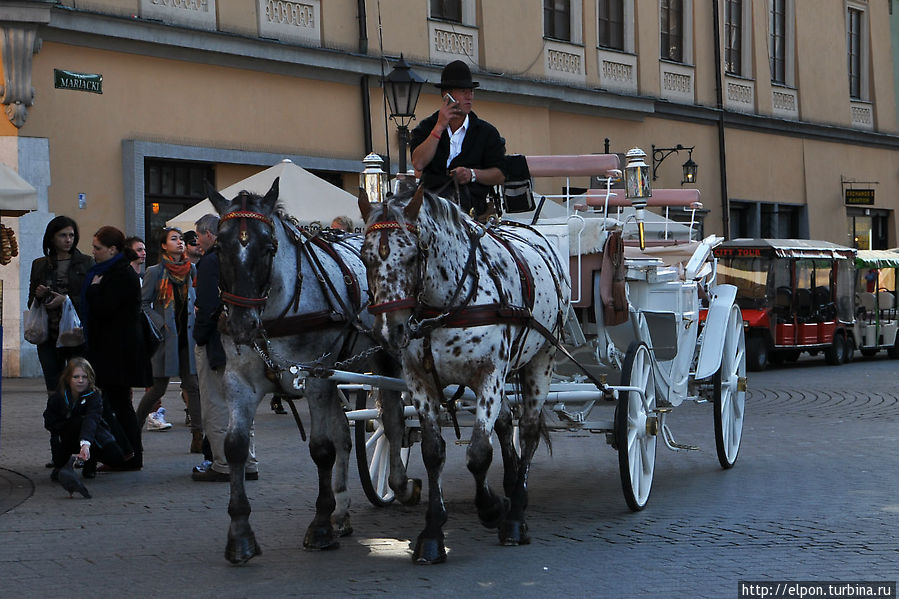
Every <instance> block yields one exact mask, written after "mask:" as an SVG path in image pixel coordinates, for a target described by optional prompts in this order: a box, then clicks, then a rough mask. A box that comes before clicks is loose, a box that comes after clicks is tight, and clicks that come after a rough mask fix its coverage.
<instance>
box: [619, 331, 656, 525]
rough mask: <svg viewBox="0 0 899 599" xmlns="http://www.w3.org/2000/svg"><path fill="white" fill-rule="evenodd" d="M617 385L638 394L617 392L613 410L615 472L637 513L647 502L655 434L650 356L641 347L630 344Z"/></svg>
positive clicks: (650, 484) (652, 469)
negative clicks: (615, 448)
mask: <svg viewBox="0 0 899 599" xmlns="http://www.w3.org/2000/svg"><path fill="white" fill-rule="evenodd" d="M621 385H622V386H625V387H636V388H637V389H639V391H637V390H634V391H626V392H620V393H619V395H618V406H617V408H616V409H615V441H616V445H617V446H618V469H619V471H620V473H621V487H622V490H623V491H624V499H625V501H627V505H628V507H630V508H631V509H632V510H633V511H635V512H637V511H640V510H642V509H643V508H644V507H645V506H646V502H647V501H649V492H650V490H652V477H653V473H654V471H655V463H656V441H657V437H656V435H657V434H658V433H659V432H660V431H659V421H658V415H657V414H656V413H655V408H656V388H655V375H654V374H653V370H652V356H651V355H650V353H649V348H648V347H647V346H646V344H645V343H640V342H637V341H635V342H633V343H631V346H630V347H629V348H628V350H627V355H626V356H625V358H624V363H623V364H622V367H621Z"/></svg>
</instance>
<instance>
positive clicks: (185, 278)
mask: <svg viewBox="0 0 899 599" xmlns="http://www.w3.org/2000/svg"><path fill="white" fill-rule="evenodd" d="M159 249H160V254H159V264H155V265H153V266H151V267H150V268H148V269H147V274H146V275H144V284H143V287H142V289H141V296H142V298H141V299H142V300H143V309H144V310H145V311H146V313H147V315H148V316H149V317H150V318H151V319H152V320H153V322H154V324H155V325H156V327H157V328H158V329H160V330H162V331H164V333H165V334H164V339H163V342H162V343H161V344H160V346H159V349H157V350H156V353H155V354H153V358H152V366H153V386H152V387H151V388H150V389H148V390H147V392H146V393H145V394H144V396H143V398H142V399H141V400H140V405H139V406H138V408H137V420H138V422H139V423H143V422H144V420H146V421H147V430H148V431H161V430H166V429H169V428H171V424H170V423H168V422H166V421H165V416H164V414H165V412H162V415H160V411H161V408H160V406H161V405H162V403H161V399H162V396H163V395H164V394H165V390H166V388H167V387H168V384H169V379H170V378H171V377H173V376H178V377H180V378H181V390H182V391H183V392H184V393H185V394H186V395H187V409H188V413H189V415H190V428H191V433H192V440H191V445H190V451H191V453H202V446H203V420H202V417H201V414H200V387H199V384H198V382H197V365H196V360H195V358H194V337H193V329H194V303H195V302H196V299H197V295H196V289H195V288H194V281H195V280H196V278H197V268H196V267H195V266H194V265H193V264H191V262H190V260H189V259H188V258H187V255H186V254H185V252H184V237H183V236H182V234H181V230H180V229H176V228H173V227H169V228H166V229H163V230H162V235H161V237H160V243H159ZM151 412H153V413H152V414H151ZM148 416H149V418H148Z"/></svg>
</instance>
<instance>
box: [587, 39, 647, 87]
mask: <svg viewBox="0 0 899 599" xmlns="http://www.w3.org/2000/svg"><path fill="white" fill-rule="evenodd" d="M596 53H597V54H596V58H597V63H598V64H599V85H600V87H602V88H603V89H607V90H610V91H621V92H627V93H636V92H637V56H636V55H635V54H628V53H625V52H617V51H613V50H606V49H603V48H599V49H597V51H596Z"/></svg>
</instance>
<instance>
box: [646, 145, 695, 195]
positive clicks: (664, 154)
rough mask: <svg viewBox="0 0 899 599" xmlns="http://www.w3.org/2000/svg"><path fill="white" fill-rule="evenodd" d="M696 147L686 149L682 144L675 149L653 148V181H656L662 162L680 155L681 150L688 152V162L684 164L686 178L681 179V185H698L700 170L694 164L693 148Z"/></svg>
mask: <svg viewBox="0 0 899 599" xmlns="http://www.w3.org/2000/svg"><path fill="white" fill-rule="evenodd" d="M695 147H696V146H690V147H689V148H688V147H684V146H682V145H680V144H677V145H676V146H675V147H673V148H657V147H655V146H654V145H653V146H652V180H653V181H655V180H656V178H657V177H656V169H658V168H659V167H660V166H661V165H662V162H664V161H665V159H666V158H668V157H669V156H671V155H672V154H679V153H680V151H681V150H686V151H687V152H688V154H687V161H686V162H685V163H684V164H683V169H684V178H683V179H681V185H683V184H685V183H686V184H687V185H692V184H694V183H696V171H697V170H698V169H699V166H698V165H697V164H696V163H695V162H693V148H695Z"/></svg>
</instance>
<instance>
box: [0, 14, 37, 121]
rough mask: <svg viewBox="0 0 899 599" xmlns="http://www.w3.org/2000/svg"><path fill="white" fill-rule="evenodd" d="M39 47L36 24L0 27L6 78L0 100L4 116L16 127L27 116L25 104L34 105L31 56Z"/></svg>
mask: <svg viewBox="0 0 899 599" xmlns="http://www.w3.org/2000/svg"><path fill="white" fill-rule="evenodd" d="M40 49H41V41H40V38H38V37H37V26H36V25H27V24H22V25H11V24H7V25H3V26H0V52H2V54H3V72H4V74H5V80H4V82H3V83H4V84H3V86H2V87H0V103H2V104H3V106H4V109H5V111H6V116H7V117H8V118H9V120H10V121H11V122H12V124H13V125H15V126H16V127H17V128H21V127H22V125H24V124H25V119H26V118H28V107H29V106H32V105H33V104H34V88H33V87H32V86H31V57H32V55H34V54H36V53H37V52H39V51H40Z"/></svg>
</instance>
